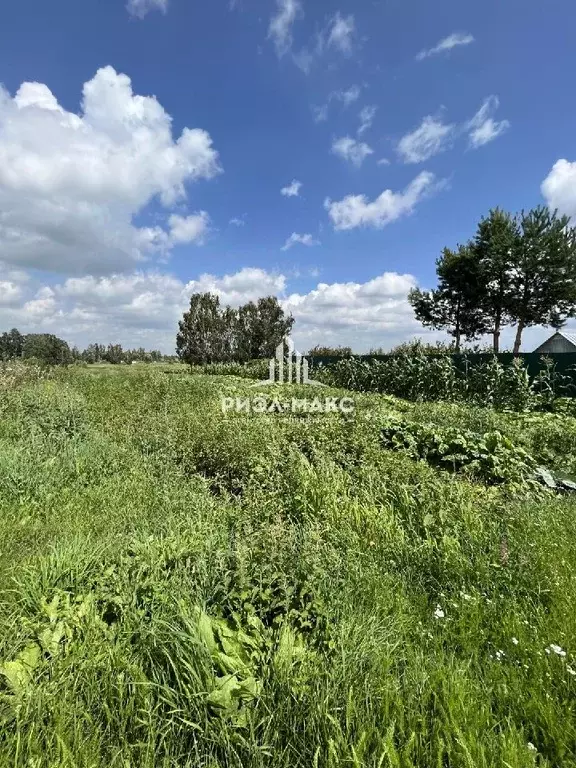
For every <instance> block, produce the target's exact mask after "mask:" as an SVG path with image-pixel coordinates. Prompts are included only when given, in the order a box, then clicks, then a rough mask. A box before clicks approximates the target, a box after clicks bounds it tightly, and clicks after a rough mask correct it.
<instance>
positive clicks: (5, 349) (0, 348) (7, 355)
mask: <svg viewBox="0 0 576 768" xmlns="http://www.w3.org/2000/svg"><path fill="white" fill-rule="evenodd" d="M23 346H24V336H23V335H22V334H21V333H20V331H19V330H18V328H12V330H11V331H9V332H8V333H3V334H2V335H1V336H0V359H2V360H12V359H13V358H15V357H22V348H23Z"/></svg>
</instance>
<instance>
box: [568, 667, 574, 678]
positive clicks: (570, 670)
mask: <svg viewBox="0 0 576 768" xmlns="http://www.w3.org/2000/svg"><path fill="white" fill-rule="evenodd" d="M566 669H567V670H568V674H570V675H572V677H575V676H576V669H572V667H566Z"/></svg>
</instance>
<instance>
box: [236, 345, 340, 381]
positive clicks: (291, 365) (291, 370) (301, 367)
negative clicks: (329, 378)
mask: <svg viewBox="0 0 576 768" xmlns="http://www.w3.org/2000/svg"><path fill="white" fill-rule="evenodd" d="M276 368H278V378H276ZM269 370H270V373H269V377H268V379H265V380H264V381H258V382H256V384H251V385H250V386H251V387H261V386H262V385H264V384H311V385H312V386H315V387H325V386H326V385H325V384H323V383H322V382H321V381H315V380H314V379H311V378H309V376H308V371H309V366H308V360H307V359H306V358H305V357H304V356H303V355H302V354H301V353H300V352H297V351H296V349H295V348H294V342H293V341H292V339H291V338H290V337H289V336H286V337H285V338H284V339H283V340H282V341H281V343H280V344H278V346H277V347H276V356H275V357H273V358H272V359H271V360H270V363H269ZM285 374H286V376H285Z"/></svg>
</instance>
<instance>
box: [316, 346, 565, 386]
mask: <svg viewBox="0 0 576 768" xmlns="http://www.w3.org/2000/svg"><path fill="white" fill-rule="evenodd" d="M354 357H355V358H356V359H359V360H389V359H390V358H392V357H393V355H354ZM427 357H431V358H433V357H444V355H427ZM450 357H451V358H452V360H453V361H454V363H455V364H456V366H457V367H458V368H460V369H461V370H468V369H469V368H471V367H474V366H475V365H479V364H481V363H486V362H488V361H489V360H491V359H492V358H493V357H494V355H492V354H461V355H450ZM496 357H497V358H498V360H499V361H500V362H501V363H502V364H503V365H510V364H511V363H512V361H513V360H514V358H515V357H519V358H521V359H522V360H523V361H524V365H525V366H526V368H527V369H528V374H529V376H530V377H531V378H533V377H534V376H536V375H537V374H538V372H539V371H541V370H542V368H543V360H544V358H547V359H549V360H552V361H553V363H554V368H555V370H556V371H557V372H558V373H560V374H562V375H563V376H568V377H570V379H572V385H573V388H574V392H573V396H576V353H575V352H563V353H554V354H548V355H542V354H539V353H536V352H524V353H520V354H519V355H513V354H512V353H511V352H503V353H501V354H498V355H496ZM342 359H343V358H342V357H324V356H319V357H315V356H311V355H309V356H308V362H309V363H310V365H313V366H314V365H316V366H317V365H333V364H334V363H337V362H338V361H339V360H342Z"/></svg>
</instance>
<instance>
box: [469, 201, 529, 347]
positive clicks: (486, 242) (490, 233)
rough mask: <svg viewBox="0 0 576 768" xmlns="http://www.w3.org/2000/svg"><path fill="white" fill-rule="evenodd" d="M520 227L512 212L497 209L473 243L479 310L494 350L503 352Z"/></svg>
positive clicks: (485, 219)
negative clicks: (501, 337) (501, 348)
mask: <svg viewBox="0 0 576 768" xmlns="http://www.w3.org/2000/svg"><path fill="white" fill-rule="evenodd" d="M519 236H520V234H519V229H518V224H517V222H516V220H515V219H514V217H512V216H511V215H510V214H509V213H506V212H505V211H503V210H501V209H500V208H495V209H493V210H491V211H490V213H489V214H488V216H487V217H486V218H483V219H482V220H481V221H480V223H479V224H478V229H477V232H476V237H475V239H474V241H473V244H472V253H473V259H474V261H475V263H476V264H477V267H478V269H479V276H480V282H479V298H480V294H482V295H481V301H480V302H479V305H478V307H479V309H481V311H482V314H483V316H484V318H485V320H486V324H487V330H489V331H490V333H491V334H492V337H493V350H494V353H495V354H497V353H498V352H499V351H500V334H501V332H502V328H503V327H504V326H505V325H507V324H508V323H509V322H510V321H511V316H510V306H511V300H512V292H513V290H514V288H513V284H512V273H511V271H510V267H511V263H512V261H513V259H514V252H515V250H516V248H517V247H518V239H519Z"/></svg>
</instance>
